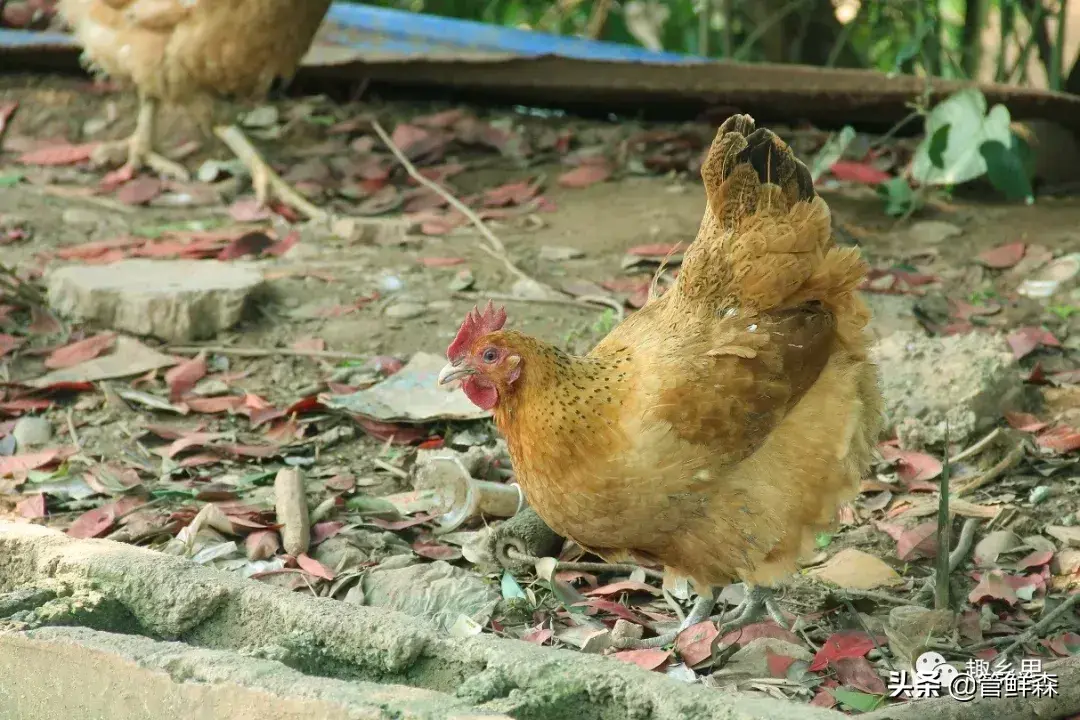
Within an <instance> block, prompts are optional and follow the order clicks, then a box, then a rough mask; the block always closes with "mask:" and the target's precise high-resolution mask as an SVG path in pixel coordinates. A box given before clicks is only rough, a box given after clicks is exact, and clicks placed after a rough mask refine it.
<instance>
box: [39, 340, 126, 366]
mask: <svg viewBox="0 0 1080 720" xmlns="http://www.w3.org/2000/svg"><path fill="white" fill-rule="evenodd" d="M115 342H116V333H113V332H106V333H100V334H98V335H94V336H93V337H88V338H86V339H85V340H79V341H78V342H73V343H71V344H70V345H65V346H64V347H61V348H57V349H56V350H53V352H52V353H51V354H50V355H49V357H47V358H45V367H47V368H49V369H50V370H59V369H60V368H68V367H72V366H74V365H78V364H80V363H84V362H86V361H87V360H93V359H94V358H96V357H97V356H98V355H100V354H101V353H103V352H105V351H106V350H108V349H109V348H111V347H112V346H113V344H114V343H115Z"/></svg>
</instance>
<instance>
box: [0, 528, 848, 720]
mask: <svg viewBox="0 0 1080 720" xmlns="http://www.w3.org/2000/svg"><path fill="white" fill-rule="evenodd" d="M24 588H42V589H52V590H53V591H54V592H55V593H57V594H64V595H67V596H68V597H69V599H70V600H71V601H72V602H71V603H69V605H70V606H71V607H72V608H85V609H83V610H80V612H82V613H83V615H86V614H89V615H90V619H91V620H93V621H94V623H93V625H89V624H88V623H87V622H81V621H79V619H78V618H79V616H68V617H65V616H62V615H56V614H53V615H52V616H51V617H52V621H51V623H45V625H46V626H45V627H39V628H38V629H31V630H28V631H17V632H7V633H2V631H0V633H2V634H0V707H3V708H5V710H7V709H8V708H10V707H12V705H11V703H12V702H18V703H23V704H24V706H25V707H27V708H30V709H28V710H26V711H23V712H22V714H20V712H16V714H15V715H14V717H16V718H20V720H21V719H22V718H26V719H28V720H37V719H38V718H41V719H42V720H45V719H46V718H48V719H49V720H51V718H54V717H71V718H75V717H79V718H82V717H109V718H117V719H118V720H128V718H132V719H134V718H140V719H141V718H145V717H155V718H164V719H166V720H172V718H181V717H182V718H185V719H190V718H196V717H198V718H204V717H205V718H217V717H230V718H233V717H235V718H250V717H269V718H274V719H276V718H279V717H289V718H292V717H298V715H286V714H274V713H269V714H267V715H263V714H260V712H259V710H255V711H254V712H253V713H252V714H247V713H241V712H237V710H236V706H235V705H229V704H228V700H227V698H225V699H220V702H221V703H224V704H223V705H218V707H219V708H220V710H221V711H220V712H217V713H215V712H213V708H214V707H215V702H218V701H215V702H210V701H207V704H206V706H205V707H206V711H205V712H203V713H202V714H193V713H192V712H191V708H192V707H195V706H199V707H204V706H203V705H202V704H201V703H200V702H196V701H197V700H198V699H199V698H198V697H197V696H195V697H185V698H180V699H177V700H176V705H175V707H176V708H178V709H175V710H174V709H170V708H161V707H158V706H157V705H156V704H155V705H152V706H148V707H150V708H151V709H150V710H148V711H146V712H141V713H140V712H135V711H134V710H132V708H141V707H142V705H141V704H140V703H135V704H132V703H131V700H130V698H133V697H134V698H146V699H148V701H149V699H151V698H153V699H154V700H153V701H154V702H155V703H156V702H157V699H156V696H155V695H154V693H152V692H150V690H149V688H150V687H151V686H150V685H147V684H141V685H139V684H135V685H130V684H129V685H120V684H119V683H121V682H122V681H123V682H128V681H129V680H130V681H131V682H133V683H134V682H136V680H135V679H131V678H129V672H130V673H135V672H136V670H135V668H134V667H132V666H133V665H134V666H138V667H142V668H145V669H148V670H152V671H154V672H155V673H165V674H166V675H167V676H168V677H167V678H165V679H166V680H167V679H168V678H171V680H172V682H181V683H182V681H183V680H184V679H189V680H191V682H190V683H183V684H184V685H191V686H194V687H193V688H192V690H193V691H199V690H200V688H202V690H203V691H205V689H206V688H205V686H207V685H210V686H214V685H221V686H223V688H224V691H225V694H226V695H227V692H228V691H229V690H230V689H232V688H235V687H236V686H239V687H240V688H245V687H246V688H250V689H257V690H262V691H264V692H269V693H272V694H275V695H277V696H278V697H279V698H289V697H292V698H297V699H303V698H308V699H311V700H322V701H327V702H338V703H342V702H343V701H346V700H347V701H348V705H346V708H347V712H348V713H349V714H347V715H334V714H330V713H329V712H327V709H325V708H317V707H313V708H306V710H307V712H308V715H307V717H327V718H330V717H335V718H336V717H350V718H371V719H372V720H376V719H379V720H381V719H382V718H387V719H389V718H404V717H409V718H416V720H466V719H467V718H468V719H469V720H480V718H481V717H484V714H485V713H487V714H489V715H494V716H495V718H498V717H499V714H504V715H510V716H512V717H519V718H524V717H529V718H535V719H536V720H554V719H555V718H565V717H581V718H640V719H643V718H649V720H706V719H708V720H787V719H788V718H790V719H791V720H840V718H842V717H844V716H843V715H842V714H841V713H838V712H835V711H831V710H824V709H822V708H816V707H812V706H809V705H807V704H805V703H794V702H788V701H785V700H778V699H774V698H762V697H753V696H749V695H746V694H742V693H721V692H717V691H716V690H714V689H710V688H706V687H703V686H702V685H701V684H689V683H685V682H681V681H679V680H675V679H671V678H668V677H666V676H665V675H664V674H662V673H652V672H647V671H645V670H642V669H641V668H639V667H636V666H634V665H632V664H631V663H624V662H618V661H615V660H611V659H609V658H603V657H594V656H586V655H583V654H581V653H577V652H572V651H569V650H559V649H554V648H542V647H538V646H535V645H532V644H531V643H525V642H520V641H516V640H503V639H500V638H496V637H492V636H490V635H479V636H475V637H464V638H462V637H447V635H446V634H445V633H442V632H439V631H437V630H436V629H435V627H434V626H432V625H430V624H428V623H425V622H419V621H417V619H416V618H414V617H411V616H409V615H404V614H402V613H399V612H394V611H392V610H387V609H384V608H379V607H369V606H362V605H354V604H351V603H345V602H341V601H338V600H333V599H330V598H316V597H311V596H310V595H307V594H303V593H289V592H283V591H282V590H280V589H279V588H275V587H270V586H267V585H264V584H262V583H259V582H256V581H254V580H247V579H244V578H241V577H237V576H235V575H233V574H229V573H222V572H218V571H215V570H212V569H209V568H204V567H201V566H198V565H196V564H195V563H192V562H190V561H189V560H185V559H182V558H177V557H171V556H167V555H163V554H162V553H159V552H154V551H152V550H149V549H146V548H139V547H132V546H129V545H122V544H120V543H115V542H111V541H107V540H75V539H72V538H69V537H67V536H66V535H64V534H63V533H61V532H59V531H56V530H52V529H48V528H43V527H40V526H36V525H29V524H16V523H3V522H0V593H5V592H10V591H13V590H19V589H24ZM49 597H51V594H50V593H45V594H44V595H42V598H41V599H42V600H43V601H46V602H45V604H46V605H47V604H48V603H49V602H55V601H49V600H47V598H49ZM58 599H59V598H58ZM27 615H28V620H27V622H28V623H29V624H30V625H31V626H33V625H34V624H41V620H39V618H41V610H40V609H38V610H30V611H29V612H28V613H27ZM12 625H15V626H16V627H18V624H16V623H9V624H8V626H9V627H11V626H12ZM58 625H78V626H79V627H74V628H71V627H56V626H58ZM88 627H89V628H90V630H98V631H104V632H98V633H93V632H90V631H89V630H87V628H88ZM147 635H151V636H157V637H158V638H160V639H163V640H170V639H182V640H183V644H182V645H181V644H178V643H167V642H165V643H162V642H151V641H149V640H148V639H147V637H146V636H147ZM140 636H141V637H140ZM65 644H67V645H68V646H69V648H68V650H65V649H64V645H65ZM71 645H76V646H78V647H77V648H74V649H72V648H70V646H71ZM78 648H85V649H87V650H88V652H85V653H82V652H76V650H78ZM215 651H216V652H215ZM68 652H70V653H71V655H70V656H69V655H67V654H66V653H68ZM245 655H246V656H247V660H249V661H250V662H247V661H245V659H244V657H243V656H245ZM31 660H34V661H35V662H31ZM259 660H262V661H271V664H268V663H266V662H258V661H259ZM285 666H288V667H285ZM53 668H56V669H55V670H54V669H53ZM61 668H64V669H63V671H61ZM87 668H97V669H99V670H101V669H102V668H104V672H105V674H106V676H107V677H110V678H113V679H115V680H116V682H115V683H114V685H115V686H116V687H117V688H120V689H119V690H118V691H117V692H111V693H105V692H104V690H105V689H106V688H108V687H112V686H111V685H108V684H106V685H102V684H101V683H100V680H98V679H96V678H98V677H99V676H97V675H95V673H91V672H87ZM289 668H294V669H296V670H289ZM301 670H302V672H303V674H301V672H300V671H301ZM49 678H54V679H55V681H49ZM334 678H344V679H348V680H349V681H348V682H347V683H343V682H342V681H340V680H334ZM364 680H368V681H372V680H377V681H378V685H375V684H374V683H373V682H367V683H365V682H364ZM139 682H142V681H141V680H139ZM91 684H92V685H93V687H91ZM171 684H172V683H170V685H171ZM402 686H408V687H402ZM349 687H353V688H355V690H356V692H353V693H349V689H348V688H349ZM175 690H176V688H175V687H170V688H164V687H163V689H162V692H163V693H164V692H170V693H171V692H174V691H175ZM432 691H434V692H432ZM346 693H349V696H348V697H345V695H346ZM105 695H107V697H103V696H105ZM91 698H98V699H99V701H100V702H102V703H111V704H106V705H100V706H96V705H93V704H88V705H87V706H86V707H82V706H80V703H90V701H91ZM125 698H126V700H124V699H125ZM121 700H124V702H126V705H123V706H121V705H120V704H118V703H119V702H120V701H121ZM34 703H36V706H35V705H33V704H34ZM46 703H47V704H46ZM372 704H378V706H379V708H382V709H383V711H382V712H379V711H378V709H376V708H372V707H371V706H372ZM418 705H419V707H418ZM277 706H278V707H280V706H281V703H279V704H278V705H277ZM33 707H37V708H38V709H37V710H33ZM568 708H571V710H569V711H568V710H567V709H568ZM260 709H261V708H260ZM185 710H186V712H185ZM50 711H51V712H52V713H53V714H48V713H49V712H50ZM365 711H366V712H365ZM568 712H569V713H570V714H569V715H568V714H567V713H568ZM492 720H494V718H492Z"/></svg>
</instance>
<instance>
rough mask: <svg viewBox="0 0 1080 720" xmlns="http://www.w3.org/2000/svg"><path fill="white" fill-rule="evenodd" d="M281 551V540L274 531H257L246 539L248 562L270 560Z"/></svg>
mask: <svg viewBox="0 0 1080 720" xmlns="http://www.w3.org/2000/svg"><path fill="white" fill-rule="evenodd" d="M280 549H281V539H280V538H279V537H278V534H277V532H275V531H273V530H256V531H255V532H253V533H251V534H250V535H248V536H247V537H246V538H244V550H245V552H247V557H248V560H251V561H253V562H254V561H256V560H269V559H270V558H272V557H274V556H275V555H277V552H278V550H280Z"/></svg>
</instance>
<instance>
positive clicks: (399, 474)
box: [371, 458, 409, 480]
mask: <svg viewBox="0 0 1080 720" xmlns="http://www.w3.org/2000/svg"><path fill="white" fill-rule="evenodd" d="M371 464H372V465H374V466H375V467H377V468H380V469H382V470H385V471H386V472H388V473H390V474H391V475H393V476H394V477H396V478H399V479H401V480H405V479H406V478H408V477H409V473H407V472H405V471H404V470H402V469H401V468H399V467H398V466H397V465H391V464H390V463H388V462H386V461H385V460H382V459H380V458H374V459H373V460H372V461H371Z"/></svg>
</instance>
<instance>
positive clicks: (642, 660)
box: [612, 649, 671, 670]
mask: <svg viewBox="0 0 1080 720" xmlns="http://www.w3.org/2000/svg"><path fill="white" fill-rule="evenodd" d="M612 657H614V658H615V659H616V660H622V661H623V662H628V663H631V664H634V665H637V666H638V667H639V668H642V669H643V670H659V669H660V668H661V667H662V666H663V665H664V664H665V663H666V662H667V661H668V658H669V657H671V651H670V650H653V649H645V650H623V651H622V652H617V653H615V654H614V655H613V656H612Z"/></svg>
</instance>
